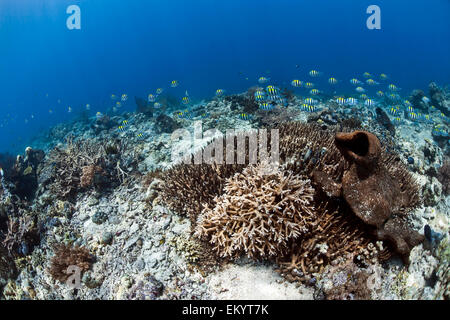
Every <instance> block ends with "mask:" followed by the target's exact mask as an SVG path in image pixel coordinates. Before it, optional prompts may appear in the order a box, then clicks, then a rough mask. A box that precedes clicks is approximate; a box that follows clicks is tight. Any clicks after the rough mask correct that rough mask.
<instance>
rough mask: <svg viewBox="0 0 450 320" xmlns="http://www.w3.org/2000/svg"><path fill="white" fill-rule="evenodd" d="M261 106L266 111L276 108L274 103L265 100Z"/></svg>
mask: <svg viewBox="0 0 450 320" xmlns="http://www.w3.org/2000/svg"><path fill="white" fill-rule="evenodd" d="M259 108H260V109H261V110H264V111H270V110H272V109H273V108H274V105H273V104H271V103H268V102H263V103H261V104H260V105H259Z"/></svg>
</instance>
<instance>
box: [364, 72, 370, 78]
mask: <svg viewBox="0 0 450 320" xmlns="http://www.w3.org/2000/svg"><path fill="white" fill-rule="evenodd" d="M363 77H364V78H370V77H372V75H371V74H370V73H368V72H364V73H363Z"/></svg>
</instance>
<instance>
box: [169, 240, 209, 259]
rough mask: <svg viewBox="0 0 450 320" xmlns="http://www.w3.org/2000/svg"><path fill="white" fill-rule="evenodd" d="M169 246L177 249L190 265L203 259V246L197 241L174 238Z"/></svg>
mask: <svg viewBox="0 0 450 320" xmlns="http://www.w3.org/2000/svg"><path fill="white" fill-rule="evenodd" d="M169 244H170V245H171V246H173V247H174V248H175V250H176V251H177V252H178V253H180V254H181V255H182V256H183V257H184V258H185V259H186V260H187V261H188V262H189V263H196V262H197V261H198V260H199V259H200V257H201V250H202V247H201V244H200V243H199V242H198V241H196V240H195V239H191V238H186V237H173V238H172V239H170V241H169Z"/></svg>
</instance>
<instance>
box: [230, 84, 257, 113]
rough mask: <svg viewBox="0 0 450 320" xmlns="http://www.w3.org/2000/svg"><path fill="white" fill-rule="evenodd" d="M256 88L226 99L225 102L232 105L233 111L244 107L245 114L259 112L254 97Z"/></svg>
mask: <svg viewBox="0 0 450 320" xmlns="http://www.w3.org/2000/svg"><path fill="white" fill-rule="evenodd" d="M255 91H256V88H251V89H249V90H248V92H247V93H245V94H239V95H238V94H236V95H230V96H226V97H225V101H227V102H230V103H231V107H230V109H231V110H236V109H237V108H238V106H242V107H243V111H244V112H245V113H253V112H255V111H257V110H258V108H259V107H258V103H257V102H256V101H255V97H254V96H253V94H254V92H255Z"/></svg>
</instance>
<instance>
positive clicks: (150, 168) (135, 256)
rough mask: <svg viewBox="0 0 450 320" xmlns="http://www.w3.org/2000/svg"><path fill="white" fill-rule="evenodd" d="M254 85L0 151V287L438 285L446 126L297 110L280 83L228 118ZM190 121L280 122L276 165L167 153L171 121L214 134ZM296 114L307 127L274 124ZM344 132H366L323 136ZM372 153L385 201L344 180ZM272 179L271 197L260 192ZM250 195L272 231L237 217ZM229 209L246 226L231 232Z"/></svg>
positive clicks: (433, 289) (377, 289)
mask: <svg viewBox="0 0 450 320" xmlns="http://www.w3.org/2000/svg"><path fill="white" fill-rule="evenodd" d="M252 97H253V95H252V93H251V92H249V93H243V94H241V95H235V96H229V97H225V98H223V99H214V100H212V101H209V102H204V103H201V104H198V105H197V106H195V107H194V108H193V110H195V112H193V114H192V116H191V117H189V118H185V117H176V116H173V117H172V116H168V115H167V114H162V113H161V114H159V115H158V114H156V113H155V114H153V113H152V114H151V116H149V115H148V114H144V113H139V112H136V113H124V114H121V115H111V116H109V117H107V118H98V117H97V118H93V119H88V120H83V121H81V120H80V121H76V122H74V123H71V124H61V125H59V126H57V127H55V128H52V130H50V131H49V132H48V133H46V134H44V135H42V136H41V137H39V138H37V139H36V140H35V141H34V142H33V143H32V147H31V148H27V150H26V151H25V153H24V155H20V156H18V157H17V158H16V159H10V161H9V163H10V165H9V166H7V165H5V164H3V163H2V168H3V172H2V175H1V180H2V185H1V188H0V200H1V201H0V232H1V233H0V234H1V236H0V240H1V241H0V242H1V244H0V299H86V300H93V299H139V300H142V299H146V300H154V299H448V298H449V297H450V281H449V280H450V274H449V270H450V268H449V266H450V246H449V218H450V210H449V208H450V197H449V190H450V189H449V144H448V137H447V140H445V139H444V140H443V138H442V136H439V137H438V138H436V137H434V136H433V132H432V129H430V128H428V127H427V125H425V124H421V123H415V122H408V121H407V120H405V121H406V122H405V123H403V124H401V125H396V126H395V127H393V124H392V123H390V120H389V117H388V116H387V115H386V114H385V113H384V111H383V114H384V115H385V117H380V116H379V115H378V116H377V114H380V113H381V111H377V112H375V111H373V110H371V109H370V108H369V107H364V106H360V107H359V109H354V110H350V111H349V109H348V108H343V107H342V108H341V107H340V106H338V105H336V104H335V103H334V102H332V101H331V100H330V101H323V102H321V104H320V108H318V109H317V111H316V112H312V113H308V112H300V111H299V108H298V106H299V105H300V102H299V98H298V97H296V96H292V95H289V96H287V97H286V98H287V101H288V104H287V106H283V107H281V106H280V107H277V108H276V109H275V110H271V111H270V112H267V111H262V110H258V111H254V116H253V117H248V118H247V117H240V116H239V115H240V114H244V113H248V112H249V109H251V108H252V104H251V103H252V102H251V99H252ZM447 103H448V102H447ZM442 121H444V120H442ZM196 123H197V124H196ZM199 123H200V125H201V126H202V129H203V130H204V131H206V130H208V129H212V128H214V129H217V130H219V131H221V132H226V130H227V129H230V128H233V129H239V130H242V131H244V132H246V131H249V130H251V129H252V128H253V129H255V128H256V129H261V128H266V129H268V130H269V131H270V129H271V126H273V127H276V128H280V149H281V167H282V168H283V169H282V171H280V172H276V173H275V174H273V173H272V175H268V176H269V177H271V178H270V179H266V178H262V179H259V178H258V177H261V176H264V175H259V174H255V172H254V171H257V170H260V168H259V167H251V166H250V167H246V166H239V165H233V166H231V167H226V166H225V167H220V166H218V167H216V166H213V165H201V166H199V167H198V168H197V167H195V169H193V167H192V166H191V167H190V166H189V165H187V164H186V165H183V164H180V163H177V164H174V159H173V158H172V156H173V149H172V147H173V143H174V142H173V139H172V132H173V131H174V130H176V129H180V128H182V129H185V133H186V132H187V134H188V135H192V136H193V137H194V138H192V140H189V142H185V143H187V144H189V145H190V144H191V142H192V141H193V142H194V144H193V145H194V146H195V150H193V154H196V152H199V150H202V149H204V148H205V147H207V146H208V145H211V142H212V141H217V138H218V137H219V138H218V139H219V140H220V139H221V137H220V135H219V136H218V135H217V132H216V134H215V135H209V136H207V135H204V136H200V137H195V136H194V130H195V127H196V125H198V124H199ZM443 125H448V123H447V124H445V123H444V122H443ZM298 126H300V127H301V128H303V126H306V127H305V128H313V129H301V130H303V131H301V132H302V133H304V136H303V138H302V139H301V138H299V139H297V138H296V137H295V136H294V135H292V134H291V136H289V139H287V138H286V137H287V136H288V134H287V133H286V132H293V131H292V130H294V129H295V128H297V129H295V130H300V129H298ZM283 128H284V129H283ZM283 130H284V131H283ZM308 130H309V131H308ZM311 130H316V131H317V130H318V132H319V134H318V135H317V133H314V134H312V133H311V132H310V131H311ZM322 131H323V132H327V133H326V134H325V133H321V132H322ZM341 131H344V132H346V133H345V134H347V135H348V134H349V132H355V131H356V132H370V133H371V134H373V135H374V136H375V138H371V137H369V136H368V135H366V138H360V137H359V135H358V136H357V137H356V136H342V137H341V138H342V139H341V140H340V144H339V143H337V144H336V145H337V147H336V146H335V145H334V144H333V143H334V135H335V133H336V132H341ZM308 132H309V133H308ZM285 133H286V134H285ZM307 133H308V134H307ZM356 135H357V134H356ZM367 137H369V138H367ZM376 137H378V138H376ZM214 138H216V140H214ZM327 139H328V140H327ZM360 139H362V140H364V139H367V140H368V141H369V142H367V143H368V145H370V147H367V148H368V150H365V151H362V150H361V148H360V146H361V145H364V143H363V142H359V140H360ZM375 139H377V140H375ZM378 139H379V146H378V142H376V141H378ZM186 141H187V140H186ZM355 141H356V142H355ZM373 141H375V142H373ZM353 142H355V143H356V144H357V146H358V147H354V146H353V144H352V143H353ZM374 144H375V145H377V146H376V147H373V148H372V146H373V145H374ZM293 146H295V148H293ZM216 150H217V149H216ZM343 150H344V151H343ZM373 150H375V151H373ZM371 152H373V154H371ZM375 154H376V156H375ZM392 155H393V156H392ZM391 156H392V157H391ZM375 158H376V159H377V163H378V162H379V164H377V168H378V169H377V170H372V169H370V170H368V169H367V168H368V167H365V168H366V169H367V170H366V171H367V172H369V171H370V173H367V174H368V175H369V176H372V175H374V176H375V177H376V179H381V178H378V177H380V176H382V177H388V178H383V179H384V180H383V181H384V182H385V181H387V180H389V179H390V180H389V181H390V182H389V183H390V184H388V186H392V185H395V186H396V187H395V188H391V189H384V190H383V193H382V192H380V191H379V190H378V191H376V192H377V194H378V195H380V194H382V197H383V199H384V200H386V202H385V203H384V205H383V206H377V207H376V208H377V209H376V210H375V209H374V210H372V211H371V209H370V206H371V205H372V204H373V202H370V201H365V200H366V199H368V198H370V196H371V195H372V193H370V192H372V191H371V190H373V188H372V187H367V188H362V189H361V188H360V189H358V187H356V188H355V187H352V186H354V179H356V178H355V177H356V176H358V177H359V174H360V173H361V168H362V167H361V166H364V165H366V164H367V163H369V162H370V166H372V163H374V161H375V160H374V159H375ZM368 159H369V160H370V161H369V160H368ZM378 159H381V160H379V161H378ZM2 161H3V160H2ZM178 161H180V160H178ZM367 161H369V162H367ZM4 162H5V163H6V161H4ZM370 166H369V167H370ZM370 168H372V167H370ZM372 171H373V172H375V173H373V172H372ZM355 172H357V173H355ZM324 173H325V174H326V175H327V176H329V177H331V178H333V179H332V180H330V179H328V178H326V177H324ZM252 177H256V178H252ZM392 177H394V178H392ZM374 179H375V178H374ZM376 179H375V183H374V184H376V183H377V182H379V181H381V180H376ZM363 180H364V179H361V181H363ZM394 180H395V181H394ZM272 181H275V182H276V183H274V184H272ZM364 181H365V180H364ZM396 183H397V184H396ZM356 184H357V185H358V186H360V185H361V182H360V181H358V182H357V183H356ZM412 185H414V187H412ZM382 187H383V186H381V188H382ZM371 188H372V189H371ZM248 190H250V191H248ZM277 190H279V191H280V190H281V191H280V197H281V198H282V199H281V198H280V199H279V197H274V199H275V200H274V199H272V200H273V201H279V206H278V207H277V206H275V209H274V208H273V206H272V207H270V206H271V203H272V202H271V201H272V200H271V198H268V199H267V198H266V196H267V195H271V194H273V193H274V192H275V193H276V192H278V191H277ZM367 190H369V191H367ZM246 192H249V196H247V195H246ZM355 194H356V196H355ZM237 195H239V197H241V198H239V199H240V200H239V199H238V200H236V199H237ZM399 195H401V196H399ZM319 196H320V197H323V198H324V199H325V200H324V199H322V198H321V200H320V201H319V200H317V198H318V197H319ZM283 197H285V198H283ZM377 199H378V198H377ZM300 200H301V201H300ZM236 201H237V202H236ZM299 201H300V202H301V203H299ZM235 202H236V203H235ZM330 202H333V203H339V206H338V207H339V208H341V206H343V207H345V208H346V209H345V210H347V211H349V212H351V213H349V215H351V216H352V217H351V219H350V220H345V219H344V218H343V219H344V220H345V221H341V220H339V219H340V218H339V219H338V220H339V221H338V220H336V222H329V221H334V220H333V219H335V218H336V214H334V213H333V212H337V214H343V212H344V211H345V210H343V209H342V210H341V209H338V210H337V211H332V210H328V211H326V210H323V211H321V210H322V207H321V204H324V203H326V204H327V205H328V204H329V203H330ZM253 203H258V208H264V212H265V213H266V214H267V213H268V212H269V213H270V214H269V215H268V216H264V215H263V217H262V218H261V217H259V218H255V219H256V220H254V221H259V223H261V225H263V224H264V223H267V225H266V227H267V230H268V231H267V232H268V234H269V235H270V230H271V229H270V228H271V226H274V225H275V226H277V227H276V228H279V229H277V230H278V231H277V233H276V234H272V236H268V237H266V241H263V240H259V238H258V235H260V233H259V231H258V228H256V227H255V226H253V227H255V230H252V228H250V227H248V225H246V221H244V222H242V221H240V220H239V219H240V217H239V214H237V217H236V213H239V212H241V214H242V212H246V213H247V214H249V215H251V214H255V213H254V212H255V210H253V209H252V208H251V206H252V204H253ZM244 204H245V206H244ZM234 205H236V206H237V208H239V209H238V212H237V211H233V210H235V209H233V208H234V207H233V206H234ZM269 207H270V208H269ZM379 208H382V210H384V211H383V212H384V213H383V214H380V213H379V211H377V210H378V209H379ZM239 210H240V211H239ZM271 210H272V211H271ZM380 210H381V209H380ZM347 211H345V212H347ZM261 212H262V211H261ZM317 212H323V213H321V215H320V218H318V216H317V217H316V214H317ZM373 212H376V214H373ZM297 213H298V215H296V214H297ZM277 215H279V216H277ZM380 215H385V216H383V217H384V218H383V219H382V222H378V221H375V220H377V219H378V218H379V216H380ZM275 216H277V217H278V218H277V219H275V218H273V217H275ZM267 217H269V218H270V219H269V218H267ZM286 217H289V218H286ZM344 217H345V215H344ZM399 217H400V218H402V219H403V218H404V220H405V221H407V225H408V227H407V228H408V231H404V229H402V230H403V231H401V232H400V233H396V234H394V233H395V232H393V231H392V230H390V229H388V228H387V227H386V225H388V223H387V222H386V220H388V221H398V220H396V219H400V218H399ZM266 218H267V219H268V220H267V221H266V220H265V219H266ZM272 218H273V219H272ZM224 219H229V220H230V221H234V222H235V224H233V225H231V224H230V223H231V222H229V221H228V222H224V221H225V220H224ZM258 219H259V220H258ZM271 219H272V220H271ZM320 219H322V220H320ZM356 220H358V221H356ZM402 221H403V220H402ZM239 223H243V226H242V228H244V229H245V230H248V231H246V232H247V233H245V235H246V237H248V238H245V239H244V238H242V237H241V238H239V237H234V238H233V236H235V234H237V233H238V232H240V231H241V230H242V229H241V228H240V227H237V225H238V224H239ZM384 223H386V224H385V225H383V224H384ZM278 224H279V226H278ZM405 225H406V222H405ZM395 226H396V228H397V227H398V225H395ZM246 228H247V229H246ZM333 228H334V229H337V230H344V229H345V232H344V231H343V232H342V234H343V237H341V236H339V235H337V234H338V233H337V231H336V232H335V231H333V230H334V229H333ZM383 228H384V229H383ZM398 228H400V227H398ZM398 228H397V229H394V231H396V230H399V229H398ZM402 228H403V222H402ZM405 228H406V227H405ZM363 229H364V230H363ZM366 229H367V230H366ZM224 230H226V232H229V237H228V236H225V235H224V233H223V232H225V231H224ZM230 230H231V231H230ZM233 230H234V231H233ZM274 230H275V229H274ZM317 230H319V231H320V232H319V234H323V235H327V236H329V237H331V238H330V239H337V240H339V241H341V242H340V244H339V248H337V249H336V251H333V250H334V249H333V248H332V242H333V240H330V239H328V240H327V239H322V238H321V237H320V235H319V236H317V237H316V238H314V239H315V240H314V241H309V240H308V239H313V235H314V234H315V233H317V232H318V231H317ZM363 231H364V232H363ZM327 232H328V233H327ZM360 232H363V233H361V234H360ZM413 235H414V236H413ZM332 237H335V238H332ZM299 239H302V241H303V242H298V241H299ZM317 239H318V240H317ZM418 239H420V241H419V240H418ZM337 240H336V241H337ZM416 240H417V241H416ZM227 241H229V242H227ZM327 241H328V242H327ZM347 244H348V246H347ZM293 248H295V250H296V251H295V254H293V252H292V250H294V249H293ZM295 259H297V260H295ZM294 260H295V261H294ZM305 263H309V265H304V264H305ZM289 266H296V267H289ZM70 268H72V269H70ZM68 269H70V270H72V271H71V272H68V271H67V270H68Z"/></svg>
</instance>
